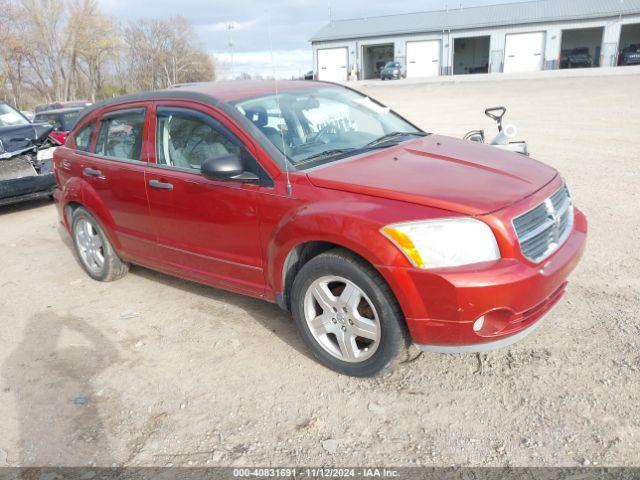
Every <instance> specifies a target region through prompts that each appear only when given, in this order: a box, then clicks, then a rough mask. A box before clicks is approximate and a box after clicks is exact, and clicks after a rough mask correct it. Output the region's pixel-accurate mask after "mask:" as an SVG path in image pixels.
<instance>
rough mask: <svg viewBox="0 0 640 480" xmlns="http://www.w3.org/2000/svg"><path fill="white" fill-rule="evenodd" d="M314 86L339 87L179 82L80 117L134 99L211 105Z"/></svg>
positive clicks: (105, 104) (98, 106)
mask: <svg viewBox="0 0 640 480" xmlns="http://www.w3.org/2000/svg"><path fill="white" fill-rule="evenodd" d="M318 86H326V87H334V88H339V87H340V86H339V85H336V84H334V83H329V82H317V81H310V80H278V82H277V90H276V82H275V81H274V80H231V81H219V82H199V83H183V84H179V85H176V86H174V87H173V88H169V89H166V90H154V91H149V92H141V93H133V94H128V95H124V96H121V97H116V98H113V99H109V100H105V101H103V102H100V103H96V104H94V105H92V106H90V107H87V109H86V110H84V111H83V114H84V115H83V117H84V116H86V115H88V114H89V113H92V112H94V111H96V110H98V109H102V108H105V107H110V106H116V105H120V104H125V103H131V102H136V101H149V100H167V99H178V100H180V99H187V100H189V99H190V100H201V101H205V102H207V103H211V104H212V105H214V106H215V105H219V104H230V103H235V102H237V101H240V100H245V99H250V98H256V97H261V96H263V95H272V94H275V93H276V91H277V92H279V93H284V92H287V91H292V90H296V89H303V88H310V87H318Z"/></svg>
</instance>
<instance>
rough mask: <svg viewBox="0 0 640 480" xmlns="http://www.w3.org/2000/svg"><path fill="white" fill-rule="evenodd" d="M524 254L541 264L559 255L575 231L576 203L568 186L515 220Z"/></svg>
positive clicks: (514, 225)
mask: <svg viewBox="0 0 640 480" xmlns="http://www.w3.org/2000/svg"><path fill="white" fill-rule="evenodd" d="M513 228H514V229H515V231H516V234H517V235H518V241H519V243H520V250H522V254H523V255H524V256H525V257H527V258H528V259H529V260H531V261H532V262H536V263H537V262H540V261H542V260H544V259H545V258H547V257H548V256H549V255H551V254H552V253H553V252H555V251H556V250H557V249H558V248H559V247H560V246H561V245H562V244H563V243H564V242H565V240H566V239H567V237H568V236H569V233H571V229H572V228H573V204H572V202H571V195H570V194H569V189H568V188H567V186H566V185H564V186H563V187H562V188H561V189H560V190H558V191H557V192H556V193H554V194H553V195H551V196H550V197H549V198H547V199H546V200H545V201H544V202H542V203H541V204H540V205H538V206H537V207H535V208H533V209H531V210H529V211H528V212H527V213H524V214H522V215H520V216H519V217H517V218H515V219H513Z"/></svg>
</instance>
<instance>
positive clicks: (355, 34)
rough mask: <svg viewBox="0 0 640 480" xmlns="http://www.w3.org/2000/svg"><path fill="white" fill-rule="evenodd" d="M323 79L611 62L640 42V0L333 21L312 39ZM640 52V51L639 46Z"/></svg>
mask: <svg viewBox="0 0 640 480" xmlns="http://www.w3.org/2000/svg"><path fill="white" fill-rule="evenodd" d="M311 44H312V46H313V60H314V71H315V74H316V78H318V79H320V80H329V81H346V80H347V79H355V78H356V77H357V78H358V79H360V80H362V79H367V78H378V76H379V72H380V70H381V68H382V67H383V66H384V64H385V63H386V62H389V61H396V62H399V63H400V64H401V65H402V68H403V72H405V73H406V76H407V77H428V76H437V75H452V74H453V75H459V74H471V73H487V72H528V71H535V70H553V69H557V68H574V67H598V66H603V67H605V66H606V67H610V66H615V65H617V64H618V58H619V54H620V52H622V51H623V50H624V49H625V48H626V49H628V48H630V47H631V46H632V45H633V46H634V47H633V48H636V47H635V45H640V0H537V1H527V2H520V3H509V4H502V5H488V6H481V7H469V8H458V9H448V10H441V11H433V12H420V13H410V14H402V15H387V16H382V17H369V18H359V19H350V20H333V21H331V22H330V23H329V24H327V25H326V26H325V27H323V28H322V29H321V30H320V31H319V32H318V33H317V34H316V35H314V36H313V38H311ZM638 51H639V52H640V49H639V50H638Z"/></svg>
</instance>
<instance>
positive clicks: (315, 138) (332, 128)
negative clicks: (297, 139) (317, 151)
mask: <svg viewBox="0 0 640 480" xmlns="http://www.w3.org/2000/svg"><path fill="white" fill-rule="evenodd" d="M335 129H336V126H335V125H332V124H330V123H329V124H327V125H325V126H324V127H322V128H321V129H320V130H318V132H317V133H316V134H315V135H314V136H313V137H311V138H310V139H309V141H308V142H306V143H326V142H321V141H320V139H321V138H322V137H323V136H324V135H327V134H328V133H332V131H333V133H335Z"/></svg>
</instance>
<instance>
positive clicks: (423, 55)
mask: <svg viewBox="0 0 640 480" xmlns="http://www.w3.org/2000/svg"><path fill="white" fill-rule="evenodd" d="M438 75H440V40H430V41H428V42H407V78H410V77H436V76H438Z"/></svg>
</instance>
